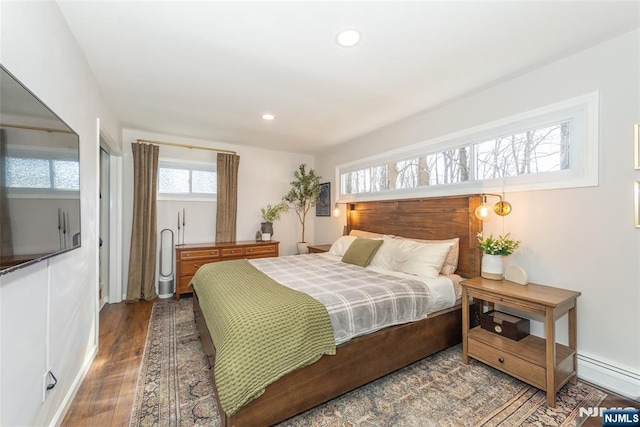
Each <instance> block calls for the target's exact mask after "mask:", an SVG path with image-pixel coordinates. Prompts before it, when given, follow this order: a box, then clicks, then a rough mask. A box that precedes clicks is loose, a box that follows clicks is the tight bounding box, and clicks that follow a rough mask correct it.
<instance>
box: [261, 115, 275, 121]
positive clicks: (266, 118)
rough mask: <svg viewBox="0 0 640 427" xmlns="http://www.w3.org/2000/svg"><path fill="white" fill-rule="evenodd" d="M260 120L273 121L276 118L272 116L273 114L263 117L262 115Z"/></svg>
mask: <svg viewBox="0 0 640 427" xmlns="http://www.w3.org/2000/svg"><path fill="white" fill-rule="evenodd" d="M262 118H263V119H264V120H273V119H275V118H276V116H274V115H273V114H263V115H262Z"/></svg>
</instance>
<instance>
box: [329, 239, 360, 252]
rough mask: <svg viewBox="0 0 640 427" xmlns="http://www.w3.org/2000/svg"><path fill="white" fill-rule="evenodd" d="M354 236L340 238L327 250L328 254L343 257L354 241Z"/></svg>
mask: <svg viewBox="0 0 640 427" xmlns="http://www.w3.org/2000/svg"><path fill="white" fill-rule="evenodd" d="M356 239H357V237H356V236H342V237H340V238H339V239H338V240H336V241H335V242H333V245H331V249H329V253H330V254H331V255H337V256H343V255H344V253H345V252H346V251H347V249H349V246H351V244H352V243H353V242H354V240H356Z"/></svg>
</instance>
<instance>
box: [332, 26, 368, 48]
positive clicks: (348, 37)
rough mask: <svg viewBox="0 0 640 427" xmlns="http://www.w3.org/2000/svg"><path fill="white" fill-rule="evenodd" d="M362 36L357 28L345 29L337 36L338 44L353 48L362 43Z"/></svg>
mask: <svg viewBox="0 0 640 427" xmlns="http://www.w3.org/2000/svg"><path fill="white" fill-rule="evenodd" d="M361 40H362V34H361V33H360V31H359V30H357V29H355V28H345V29H344V30H341V31H340V32H339V33H338V35H337V36H336V43H338V46H341V47H353V46H355V45H357V44H358V43H360V41H361Z"/></svg>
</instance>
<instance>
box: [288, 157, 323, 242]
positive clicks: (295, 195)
mask: <svg viewBox="0 0 640 427" xmlns="http://www.w3.org/2000/svg"><path fill="white" fill-rule="evenodd" d="M293 176H294V178H295V179H294V180H293V181H291V189H289V192H288V193H287V194H285V196H284V197H283V198H282V200H283V201H284V202H285V203H287V205H288V206H289V207H292V208H293V210H294V211H295V212H296V215H298V219H299V220H300V224H301V225H302V239H301V240H300V242H298V253H300V254H304V253H307V252H308V250H307V246H308V245H309V243H308V242H307V241H306V240H305V238H304V231H305V224H306V218H307V213H308V212H309V209H311V208H312V207H313V206H315V204H316V200H317V198H318V195H319V194H320V177H319V176H318V175H316V172H315V171H314V170H313V169H309V170H307V165H306V164H305V163H303V164H301V165H300V166H298V169H297V170H295V171H294V172H293Z"/></svg>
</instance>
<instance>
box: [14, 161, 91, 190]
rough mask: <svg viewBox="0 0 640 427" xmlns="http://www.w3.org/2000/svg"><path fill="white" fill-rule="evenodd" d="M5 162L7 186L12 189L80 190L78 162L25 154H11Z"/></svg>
mask: <svg viewBox="0 0 640 427" xmlns="http://www.w3.org/2000/svg"><path fill="white" fill-rule="evenodd" d="M5 161H6V163H5V168H6V169H5V172H6V185H7V187H8V188H10V189H15V190H16V191H22V192H24V191H30V190H31V191H37V190H44V191H46V192H52V191H77V190H79V189H80V186H79V185H80V164H79V163H78V161H77V160H65V159H50V158H46V159H43V158H38V157H31V156H28V155H24V154H13V155H11V154H10V155H9V156H8V157H6V159H5ZM25 171H28V172H29V173H28V174H27V173H25Z"/></svg>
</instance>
